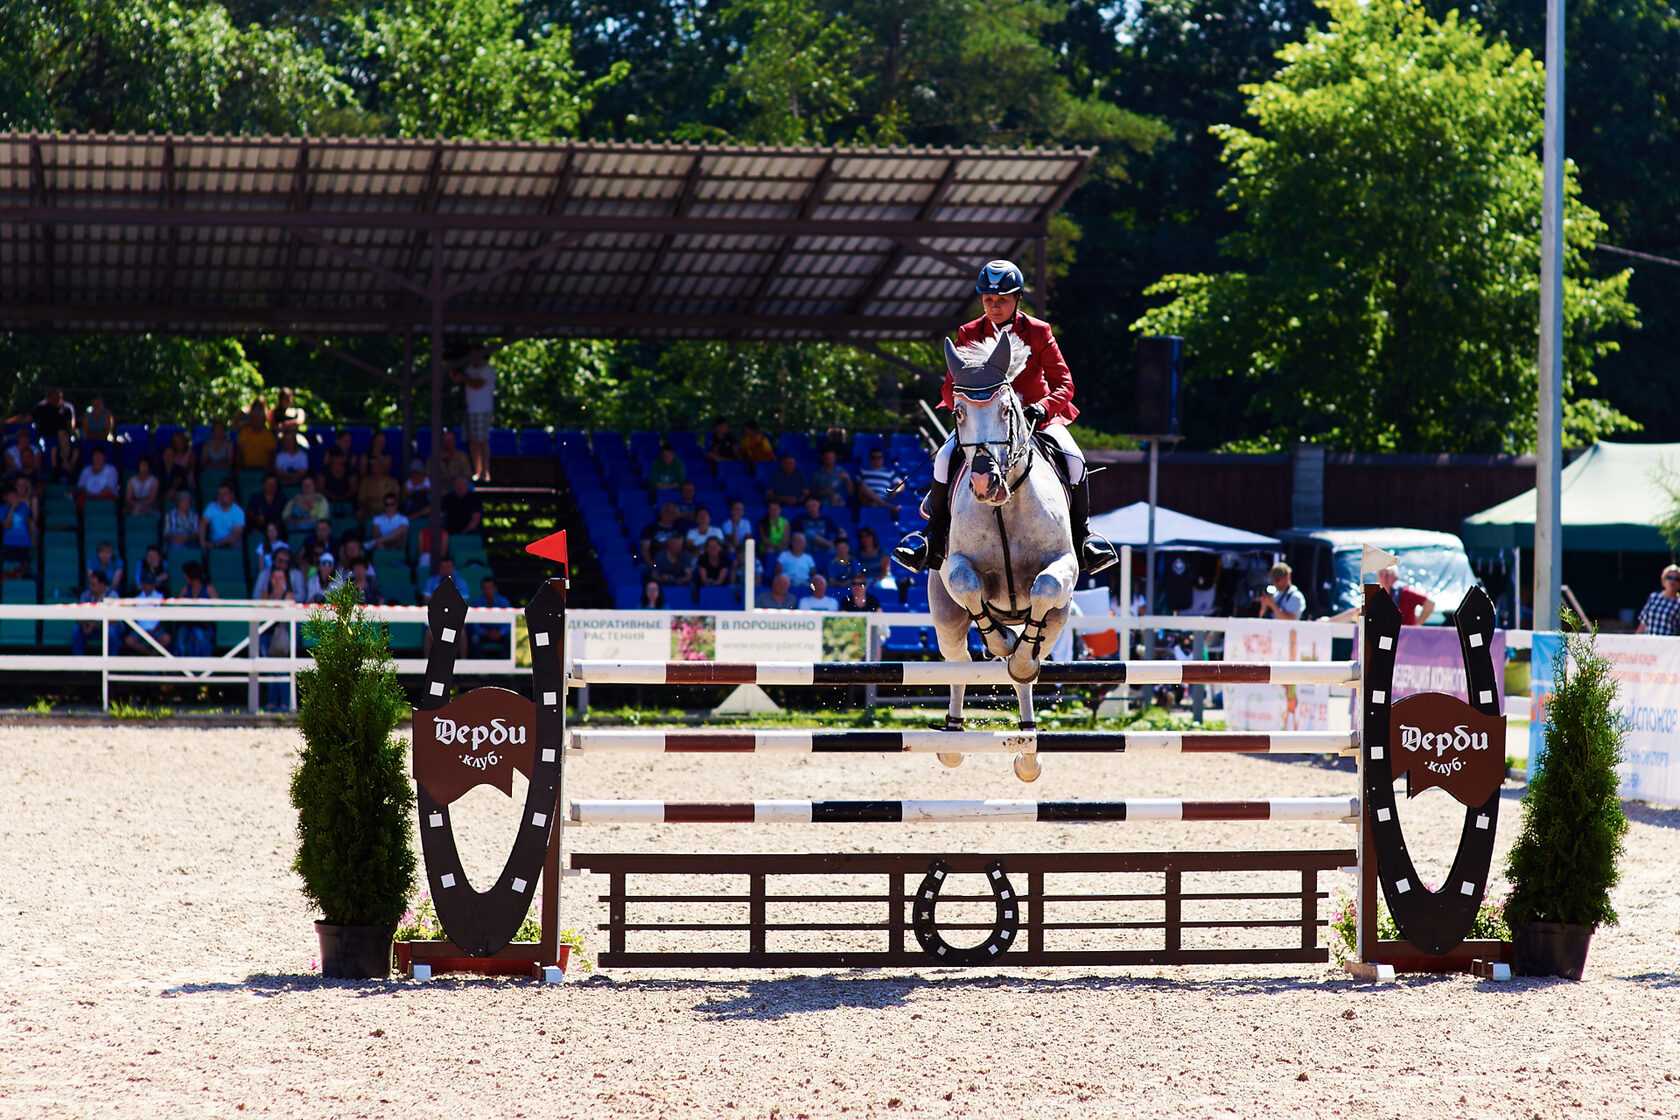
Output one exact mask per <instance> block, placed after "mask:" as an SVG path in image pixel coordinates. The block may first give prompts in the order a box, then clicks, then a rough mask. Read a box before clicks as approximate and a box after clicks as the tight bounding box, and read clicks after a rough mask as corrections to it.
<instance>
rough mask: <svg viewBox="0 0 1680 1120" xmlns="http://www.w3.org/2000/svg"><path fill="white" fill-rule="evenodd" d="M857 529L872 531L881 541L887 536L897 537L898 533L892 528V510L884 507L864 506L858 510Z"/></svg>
mask: <svg viewBox="0 0 1680 1120" xmlns="http://www.w3.org/2000/svg"><path fill="white" fill-rule="evenodd" d="M857 523H858V528H860V529H864V528H868V529H873V530H875V535H876V536H878V537H880V538H881V539H882V540H883V541H884V540H886V539H887V537H889V536H897V535H898V531H897V529H895V528H894V527H893V515H892V510H890V509H887V508H886V507H884V506H864V507H863V508H861V509H859V510H858V517H857Z"/></svg>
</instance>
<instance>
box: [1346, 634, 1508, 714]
mask: <svg viewBox="0 0 1680 1120" xmlns="http://www.w3.org/2000/svg"><path fill="white" fill-rule="evenodd" d="M1491 652H1492V653H1493V669H1494V680H1495V682H1496V683H1495V685H1494V687H1495V688H1496V689H1497V690H1498V692H1499V703H1500V709H1499V710H1500V711H1504V710H1505V709H1504V703H1505V632H1504V631H1503V630H1495V631H1494V633H1493V649H1492V651H1491ZM1355 656H1356V657H1357V656H1358V655H1357V654H1355ZM1420 692H1445V693H1447V694H1448V695H1449V696H1456V697H1458V698H1459V699H1460V700H1463V701H1465V702H1466V703H1468V702H1469V700H1470V697H1469V696H1468V695H1466V694H1465V690H1464V656H1463V652H1462V651H1461V650H1460V649H1459V645H1458V630H1457V628H1456V627H1452V626H1402V627H1401V628H1400V642H1399V645H1398V647H1397V648H1396V649H1395V651H1394V698H1395V699H1396V700H1399V699H1401V698H1402V697H1406V696H1415V695H1417V694H1418V693H1420Z"/></svg>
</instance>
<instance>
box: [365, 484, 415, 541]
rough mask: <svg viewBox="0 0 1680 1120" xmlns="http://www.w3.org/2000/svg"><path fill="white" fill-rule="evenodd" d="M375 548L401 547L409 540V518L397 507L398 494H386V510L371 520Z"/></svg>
mask: <svg viewBox="0 0 1680 1120" xmlns="http://www.w3.org/2000/svg"><path fill="white" fill-rule="evenodd" d="M371 524H372V526H373V531H374V533H375V534H376V535H375V537H374V539H373V547H374V548H401V547H402V546H403V545H404V544H405V543H407V541H408V518H407V517H405V516H404V515H403V512H402V510H400V509H398V508H397V496H396V495H395V494H387V495H385V510H384V512H383V513H380V514H379V515H378V516H376V517H375V518H374V519H373V521H372V522H371Z"/></svg>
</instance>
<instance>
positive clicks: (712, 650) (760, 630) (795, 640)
mask: <svg viewBox="0 0 1680 1120" xmlns="http://www.w3.org/2000/svg"><path fill="white" fill-rule="evenodd" d="M867 633H868V624H867V622H866V621H865V618H864V616H863V615H856V614H852V615H847V614H829V613H826V612H821V611H751V612H749V611H712V612H706V613H700V612H694V613H685V614H675V613H668V612H665V611H598V610H575V611H569V612H567V615H566V634H567V640H568V641H569V642H570V654H571V656H572V657H573V658H577V659H589V660H601V661H861V660H863V657H864V654H865V652H866V651H867V649H868V642H867V640H866V639H867Z"/></svg>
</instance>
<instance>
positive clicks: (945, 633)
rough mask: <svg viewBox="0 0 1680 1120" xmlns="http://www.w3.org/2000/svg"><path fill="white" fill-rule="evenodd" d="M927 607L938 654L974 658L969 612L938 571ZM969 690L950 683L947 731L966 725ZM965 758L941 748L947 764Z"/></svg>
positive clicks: (948, 657)
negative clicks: (969, 649) (931, 618)
mask: <svg viewBox="0 0 1680 1120" xmlns="http://www.w3.org/2000/svg"><path fill="white" fill-rule="evenodd" d="M928 610H929V612H930V613H932V615H933V634H934V637H935V639H936V640H937V641H938V643H939V656H941V657H943V658H944V659H945V660H946V661H969V660H971V658H970V657H969V655H968V615H967V613H966V612H964V610H963V608H962V606H961V605H960V604H958V603H957V602H956V601H954V600H953V599H952V598H951V596H950V592H949V589H948V588H947V587H946V586H945V584H944V582H943V581H942V580H941V579H940V577H939V575H938V574H937V573H936V574H935V575H934V577H933V580H932V582H931V583H930V584H929V585H928ZM966 692H967V688H966V686H964V685H961V684H953V685H951V703H950V706H949V707H947V708H946V709H945V730H946V731H961V730H962V729H963V696H964V694H965V693H966ZM962 760H963V756H962V752H960V751H940V752H939V761H940V762H943V763H944V764H945V765H946V766H961V765H962Z"/></svg>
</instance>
